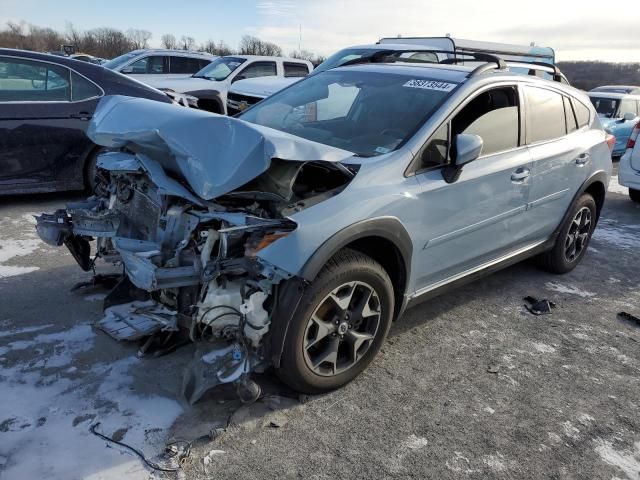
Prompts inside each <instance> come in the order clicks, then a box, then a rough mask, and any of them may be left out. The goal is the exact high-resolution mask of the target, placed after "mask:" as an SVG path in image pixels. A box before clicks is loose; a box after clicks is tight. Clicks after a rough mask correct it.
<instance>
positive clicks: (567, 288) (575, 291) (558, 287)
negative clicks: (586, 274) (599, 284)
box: [544, 282, 595, 298]
mask: <svg viewBox="0 0 640 480" xmlns="http://www.w3.org/2000/svg"><path fill="white" fill-rule="evenodd" d="M544 286H545V287H547V288H548V289H549V290H553V291H554V292H558V293H568V294H570V295H578V296H579V297H582V298H588V297H593V296H594V295H595V293H593V292H587V291H586V290H581V289H580V288H578V287H576V286H575V285H564V284H562V283H560V282H547V283H545V284H544Z"/></svg>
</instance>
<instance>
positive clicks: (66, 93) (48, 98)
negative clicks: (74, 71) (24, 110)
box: [0, 58, 71, 102]
mask: <svg viewBox="0 0 640 480" xmlns="http://www.w3.org/2000/svg"><path fill="white" fill-rule="evenodd" d="M69 100H71V83H70V79H69V70H68V69H67V68H64V67H62V66H59V65H55V64H52V63H46V62H38V61H31V60H22V59H13V58H0V102H61V101H67V102H68V101H69Z"/></svg>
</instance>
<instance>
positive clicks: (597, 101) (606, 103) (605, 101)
mask: <svg viewBox="0 0 640 480" xmlns="http://www.w3.org/2000/svg"><path fill="white" fill-rule="evenodd" d="M589 98H590V99H591V103H593V106H594V107H596V112H598V115H602V116H603V117H606V118H613V116H614V115H615V113H616V112H617V111H618V104H619V103H620V100H619V99H617V98H602V97H589Z"/></svg>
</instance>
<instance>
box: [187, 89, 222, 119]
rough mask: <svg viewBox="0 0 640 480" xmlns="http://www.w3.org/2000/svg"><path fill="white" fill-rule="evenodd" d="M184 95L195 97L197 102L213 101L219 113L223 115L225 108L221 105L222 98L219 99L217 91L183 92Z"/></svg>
mask: <svg viewBox="0 0 640 480" xmlns="http://www.w3.org/2000/svg"><path fill="white" fill-rule="evenodd" d="M184 94H185V95H191V96H194V97H196V98H197V99H198V100H213V101H214V102H216V103H217V104H218V107H219V108H220V113H221V114H224V112H225V108H224V105H223V104H222V98H221V97H220V91H219V90H192V91H191V92H184Z"/></svg>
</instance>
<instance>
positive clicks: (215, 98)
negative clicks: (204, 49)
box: [157, 55, 313, 114]
mask: <svg viewBox="0 0 640 480" xmlns="http://www.w3.org/2000/svg"><path fill="white" fill-rule="evenodd" d="M311 70H313V65H312V64H311V62H309V61H307V60H300V59H297V58H285V57H264V56H258V55H229V56H226V57H220V58H217V59H216V60H214V61H213V62H211V64H210V65H207V66H206V67H205V68H203V69H202V70H200V71H199V72H196V73H195V74H193V75H192V76H191V77H189V78H182V79H176V80H166V81H163V82H158V83H157V87H158V88H160V89H162V90H166V91H169V92H177V93H181V94H186V95H189V96H190V97H193V98H196V99H197V102H196V105H193V106H197V108H199V109H201V110H206V111H209V112H214V113H221V114H226V113H227V108H226V107H227V93H228V91H229V88H230V87H231V85H232V84H233V83H235V82H237V81H240V80H244V79H246V78H257V77H274V78H275V77H278V78H280V79H283V78H286V77H288V78H294V79H295V78H301V77H304V76H305V75H307V74H308V73H309V72H311Z"/></svg>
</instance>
